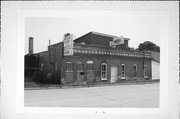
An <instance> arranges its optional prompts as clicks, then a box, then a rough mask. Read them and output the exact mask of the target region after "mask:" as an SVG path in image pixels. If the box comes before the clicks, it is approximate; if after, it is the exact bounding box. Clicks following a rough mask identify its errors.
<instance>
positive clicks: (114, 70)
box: [111, 66, 118, 83]
mask: <svg viewBox="0 0 180 119" xmlns="http://www.w3.org/2000/svg"><path fill="white" fill-rule="evenodd" d="M117 79H118V67H117V66H112V67H111V83H114V82H117Z"/></svg>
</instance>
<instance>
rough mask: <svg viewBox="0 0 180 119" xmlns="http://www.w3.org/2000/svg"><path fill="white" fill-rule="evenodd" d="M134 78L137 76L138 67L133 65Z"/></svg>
mask: <svg viewBox="0 0 180 119" xmlns="http://www.w3.org/2000/svg"><path fill="white" fill-rule="evenodd" d="M133 76H134V77H136V76H137V65H136V64H134V65H133Z"/></svg>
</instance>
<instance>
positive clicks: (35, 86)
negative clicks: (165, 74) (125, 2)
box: [24, 80, 159, 90]
mask: <svg viewBox="0 0 180 119" xmlns="http://www.w3.org/2000/svg"><path fill="white" fill-rule="evenodd" d="M151 83H159V81H149V80H146V81H122V82H118V83H109V82H100V83H94V84H91V85H89V86H88V85H87V84H85V85H73V84H67V85H57V84H41V85H40V84H35V83H34V84H32V85H28V87H25V88H24V89H25V90H42V89H65V88H88V87H100V86H116V85H140V84H151Z"/></svg>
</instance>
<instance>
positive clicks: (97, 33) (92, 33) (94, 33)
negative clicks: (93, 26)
mask: <svg viewBox="0 0 180 119" xmlns="http://www.w3.org/2000/svg"><path fill="white" fill-rule="evenodd" d="M87 35H100V36H104V37H108V38H112V39H113V38H117V37H118V36H113V35H108V34H104V33H99V32H95V31H91V32H89V33H87V34H85V35H83V36H81V37H79V38H76V39H75V40H74V41H77V40H78V39H80V38H82V37H84V36H87ZM124 40H130V38H124Z"/></svg>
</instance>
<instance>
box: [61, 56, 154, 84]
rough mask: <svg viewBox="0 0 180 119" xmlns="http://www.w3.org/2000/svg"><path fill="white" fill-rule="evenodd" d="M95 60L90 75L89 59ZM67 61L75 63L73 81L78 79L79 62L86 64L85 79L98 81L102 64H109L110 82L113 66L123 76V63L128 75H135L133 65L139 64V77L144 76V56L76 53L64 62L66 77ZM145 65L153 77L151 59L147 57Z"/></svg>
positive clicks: (64, 76)
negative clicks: (88, 69)
mask: <svg viewBox="0 0 180 119" xmlns="http://www.w3.org/2000/svg"><path fill="white" fill-rule="evenodd" d="M89 60H91V61H93V62H94V64H93V68H94V70H93V72H91V76H89V75H88V71H87V61H89ZM66 62H72V63H73V72H72V74H71V75H73V76H72V77H73V78H74V79H73V80H71V81H77V77H78V76H77V75H78V73H77V62H82V63H83V64H84V80H87V79H88V76H89V78H91V80H92V77H94V79H96V80H97V81H98V78H100V77H101V64H102V63H106V64H107V79H108V81H109V82H110V79H111V66H117V67H118V76H121V64H125V74H126V76H129V77H133V65H134V64H136V65H137V77H143V76H144V72H143V59H142V58H130V57H118V56H105V55H85V54H76V55H75V56H68V57H65V58H64V60H63V64H62V78H66V73H67V72H66ZM144 65H147V74H148V77H151V60H150V59H145V61H144Z"/></svg>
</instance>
